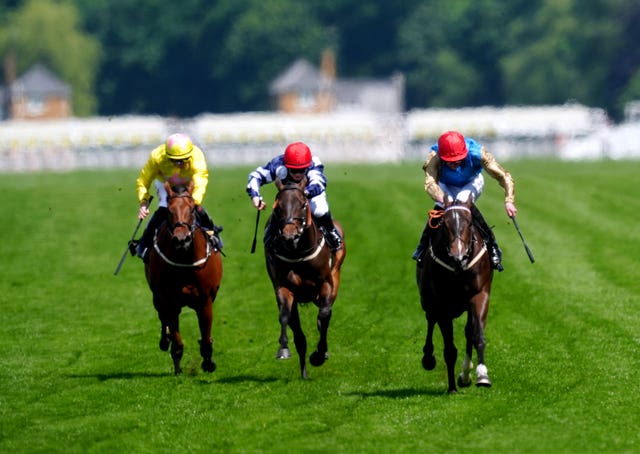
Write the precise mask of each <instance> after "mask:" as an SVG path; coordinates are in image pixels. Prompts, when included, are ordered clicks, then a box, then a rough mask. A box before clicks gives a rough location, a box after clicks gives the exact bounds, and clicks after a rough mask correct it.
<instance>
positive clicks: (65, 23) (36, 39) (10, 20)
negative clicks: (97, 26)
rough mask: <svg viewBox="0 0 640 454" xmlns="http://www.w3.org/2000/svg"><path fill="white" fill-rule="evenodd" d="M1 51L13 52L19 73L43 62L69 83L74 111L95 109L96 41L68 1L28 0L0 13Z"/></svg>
mask: <svg viewBox="0 0 640 454" xmlns="http://www.w3.org/2000/svg"><path fill="white" fill-rule="evenodd" d="M0 55H3V56H7V55H12V56H13V57H12V58H13V59H14V61H15V68H16V72H17V74H18V75H19V74H20V73H22V72H24V71H25V70H26V69H28V68H29V67H30V66H31V65H33V64H34V63H37V62H42V63H44V64H45V65H47V66H48V67H49V68H50V69H51V70H53V71H54V72H55V73H57V74H58V75H59V76H60V78H61V79H62V80H64V81H65V82H66V83H68V84H69V85H71V87H72V105H73V112H74V114H75V115H78V116H86V115H91V114H94V113H95V112H96V110H97V106H96V96H95V86H94V81H95V76H96V70H97V63H98V60H99V55H100V46H99V44H98V42H97V41H96V40H95V39H94V38H93V37H92V36H90V35H88V34H86V33H85V32H84V31H83V30H82V28H81V23H80V19H79V15H78V10H77V8H76V7H75V5H74V4H72V3H70V2H69V1H58V2H56V1H52V0H28V1H26V2H24V4H21V5H20V6H18V7H17V8H16V9H12V10H10V11H8V13H7V14H6V15H5V16H3V20H2V22H1V28H0Z"/></svg>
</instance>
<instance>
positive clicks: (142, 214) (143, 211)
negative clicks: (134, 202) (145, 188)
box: [138, 203, 149, 219]
mask: <svg viewBox="0 0 640 454" xmlns="http://www.w3.org/2000/svg"><path fill="white" fill-rule="evenodd" d="M147 216H149V204H147V203H143V204H142V205H140V209H139V210H138V219H144V218H146V217H147Z"/></svg>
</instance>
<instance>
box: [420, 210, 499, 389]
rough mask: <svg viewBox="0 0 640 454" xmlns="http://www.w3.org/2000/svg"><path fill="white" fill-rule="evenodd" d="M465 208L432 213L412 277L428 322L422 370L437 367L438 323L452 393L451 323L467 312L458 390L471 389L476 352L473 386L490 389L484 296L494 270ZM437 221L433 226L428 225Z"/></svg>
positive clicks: (453, 353)
mask: <svg viewBox="0 0 640 454" xmlns="http://www.w3.org/2000/svg"><path fill="white" fill-rule="evenodd" d="M471 204H472V202H471V201H470V202H468V203H461V202H456V203H451V202H447V203H445V208H444V211H440V212H436V213H432V216H431V218H430V227H431V228H433V229H434V231H432V233H431V235H430V237H431V239H430V240H429V244H428V245H427V247H426V248H425V252H424V256H423V257H422V267H420V265H418V267H417V269H416V277H417V282H418V289H419V292H420V300H421V304H422V309H423V310H424V312H425V316H426V319H427V337H426V340H425V344H424V348H423V353H424V356H423V357H422V366H423V367H424V368H425V369H426V370H432V369H434V368H435V366H436V358H435V356H434V354H433V330H434V326H435V325H436V324H437V325H438V327H439V328H440V332H441V334H442V338H443V341H444V360H445V363H446V366H447V375H448V386H449V389H448V392H449V393H451V394H453V393H456V392H457V388H456V380H455V371H454V369H455V365H456V360H457V357H458V350H457V349H456V346H455V343H454V340H453V320H454V319H456V318H458V317H460V316H461V315H462V314H463V313H465V312H466V313H467V322H466V325H465V329H464V333H465V338H466V350H465V357H464V360H463V362H462V372H461V373H460V374H459V375H458V386H460V387H466V386H469V385H470V384H471V377H470V372H471V370H472V368H473V363H472V359H471V358H472V353H473V348H474V347H475V350H476V353H477V360H478V366H477V368H476V386H486V387H488V386H491V381H490V379H489V375H488V372H487V367H486V365H485V360H484V350H485V344H486V341H485V336H484V331H485V326H486V321H487V314H488V312H489V296H490V292H491V282H492V279H493V269H492V268H491V263H490V258H489V254H488V252H487V248H486V245H485V244H484V242H483V240H482V236H481V234H480V232H479V231H478V229H477V227H475V226H474V224H473V222H472V213H471V208H472V206H471ZM434 219H439V221H437V222H438V224H437V225H432V223H433V220H434Z"/></svg>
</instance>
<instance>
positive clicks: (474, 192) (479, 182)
mask: <svg viewBox="0 0 640 454" xmlns="http://www.w3.org/2000/svg"><path fill="white" fill-rule="evenodd" d="M438 184H439V186H440V188H441V189H442V190H443V191H444V193H445V194H446V195H447V196H449V197H451V198H452V199H453V200H457V201H460V202H466V201H467V200H469V197H472V200H473V201H474V202H476V201H477V200H478V198H480V195H481V194H482V190H483V189H484V177H483V176H482V174H481V173H479V174H478V175H477V176H476V177H475V178H474V179H473V180H471V181H470V182H469V183H467V184H465V185H464V186H462V187H458V186H452V185H448V184H445V183H442V182H440V183H438Z"/></svg>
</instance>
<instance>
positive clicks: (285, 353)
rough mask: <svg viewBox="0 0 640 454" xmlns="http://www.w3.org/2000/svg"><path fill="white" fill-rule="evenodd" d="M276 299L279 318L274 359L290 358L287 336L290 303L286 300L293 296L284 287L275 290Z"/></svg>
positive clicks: (291, 298)
mask: <svg viewBox="0 0 640 454" xmlns="http://www.w3.org/2000/svg"><path fill="white" fill-rule="evenodd" d="M276 299H277V301H278V318H279V320H280V338H279V339H278V342H279V343H280V348H279V349H278V353H276V359H289V358H291V350H289V337H288V336H287V326H289V317H290V316H291V309H290V307H291V304H292V303H287V301H289V300H291V301H293V297H292V296H291V294H290V293H289V292H285V290H284V289H278V290H276Z"/></svg>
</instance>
